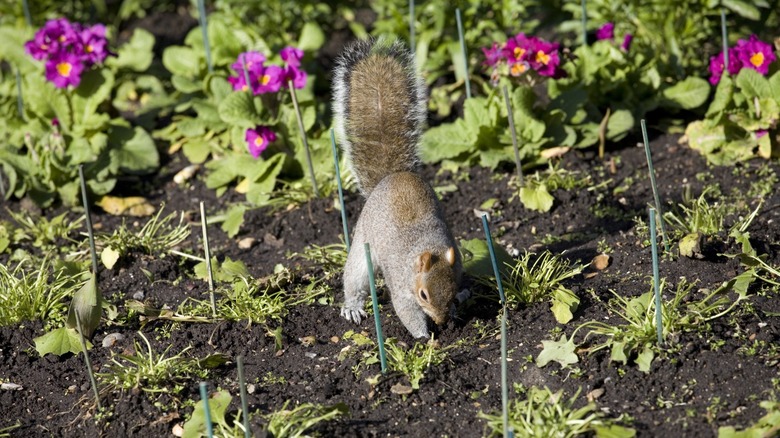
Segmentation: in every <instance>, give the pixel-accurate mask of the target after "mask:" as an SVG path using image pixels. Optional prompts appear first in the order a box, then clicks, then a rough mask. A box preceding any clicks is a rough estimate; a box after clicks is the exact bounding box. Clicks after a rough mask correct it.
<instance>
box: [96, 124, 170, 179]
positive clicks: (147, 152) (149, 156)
mask: <svg viewBox="0 0 780 438" xmlns="http://www.w3.org/2000/svg"><path fill="white" fill-rule="evenodd" d="M108 137H109V141H110V142H111V143H112V144H114V145H117V147H115V148H114V149H112V150H111V157H112V159H113V160H116V162H117V163H118V164H119V168H120V169H122V171H123V172H129V173H141V174H143V173H151V172H153V171H154V170H156V169H157V168H158V167H159V166H160V155H159V153H158V152H157V146H155V144H154V140H153V139H152V137H151V136H150V135H149V133H148V132H146V130H144V129H143V128H141V127H140V126H136V127H135V128H126V127H123V126H113V127H112V129H111V131H110V132H109V135H108Z"/></svg>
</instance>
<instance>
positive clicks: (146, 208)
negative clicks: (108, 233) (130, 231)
mask: <svg viewBox="0 0 780 438" xmlns="http://www.w3.org/2000/svg"><path fill="white" fill-rule="evenodd" d="M96 204H97V205H99V206H100V208H102V209H103V210H105V212H106V213H108V214H113V215H115V216H119V215H128V216H136V217H143V216H151V215H152V213H154V206H152V204H150V203H149V201H148V200H147V199H146V198H144V197H141V196H130V197H127V198H120V197H117V196H103V197H102V198H101V199H100V201H98V202H96Z"/></svg>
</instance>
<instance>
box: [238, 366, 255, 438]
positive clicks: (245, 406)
mask: <svg viewBox="0 0 780 438" xmlns="http://www.w3.org/2000/svg"><path fill="white" fill-rule="evenodd" d="M236 364H237V366H238V388H239V392H240V394H241V415H242V416H243V420H244V421H243V423H244V438H249V437H251V436H252V431H251V429H250V428H249V403H248V402H247V399H246V380H245V379H244V356H240V355H239V356H238V357H237V358H236Z"/></svg>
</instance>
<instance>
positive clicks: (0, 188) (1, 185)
mask: <svg viewBox="0 0 780 438" xmlns="http://www.w3.org/2000/svg"><path fill="white" fill-rule="evenodd" d="M0 199H5V181H3V168H2V167H0Z"/></svg>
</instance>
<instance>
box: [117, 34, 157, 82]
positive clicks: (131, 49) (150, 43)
mask: <svg viewBox="0 0 780 438" xmlns="http://www.w3.org/2000/svg"><path fill="white" fill-rule="evenodd" d="M153 49H154V35H152V34H151V33H149V32H148V31H146V30H144V29H141V28H136V29H135V30H134V31H133V36H131V37H130V40H129V41H128V42H126V43H125V44H123V45H122V46H121V47H120V48H119V50H117V56H116V57H113V56H109V57H108V59H106V65H107V66H109V67H111V68H113V69H128V70H132V71H137V72H142V71H145V70H146V69H148V68H149V66H150V65H152V58H153V57H154V51H153Z"/></svg>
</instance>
